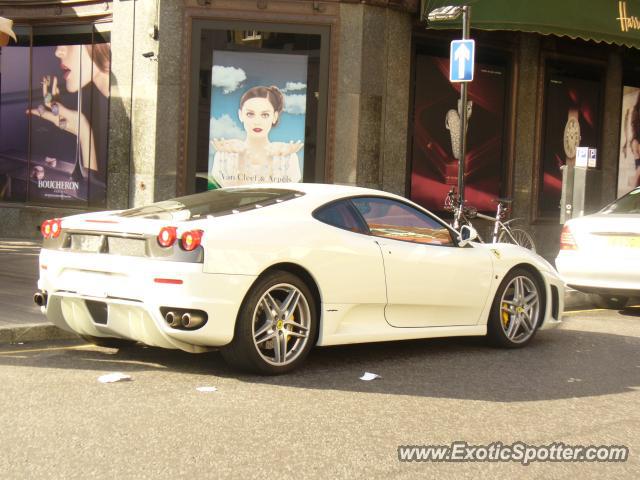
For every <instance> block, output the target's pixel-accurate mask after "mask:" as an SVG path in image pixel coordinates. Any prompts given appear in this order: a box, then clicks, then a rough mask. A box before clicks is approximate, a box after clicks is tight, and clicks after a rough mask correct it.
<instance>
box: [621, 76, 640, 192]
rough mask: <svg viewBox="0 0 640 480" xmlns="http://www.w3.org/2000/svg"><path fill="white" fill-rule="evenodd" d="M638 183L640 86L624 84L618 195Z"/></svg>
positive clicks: (639, 183)
mask: <svg viewBox="0 0 640 480" xmlns="http://www.w3.org/2000/svg"><path fill="white" fill-rule="evenodd" d="M638 185H640V88H638V87H630V86H624V87H623V90H622V118H621V122H620V157H619V164H618V197H621V196H622V195H624V194H625V193H627V192H629V191H631V190H632V189H634V188H635V187H637V186H638Z"/></svg>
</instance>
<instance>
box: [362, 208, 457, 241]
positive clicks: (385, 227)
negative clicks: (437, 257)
mask: <svg viewBox="0 0 640 480" xmlns="http://www.w3.org/2000/svg"><path fill="white" fill-rule="evenodd" d="M352 202H353V204H354V205H355V206H356V208H357V209H358V211H359V212H360V213H361V214H362V216H363V217H364V219H365V221H366V222H367V225H368V226H369V230H371V234H372V235H375V236H376V237H384V238H391V239H393V240H402V241H405V242H414V243H425V244H430V245H448V246H453V245H454V243H453V240H452V238H451V234H450V232H449V229H448V228H446V227H445V226H444V225H442V224H441V223H440V222H438V221H436V220H434V219H433V218H431V217H429V216H428V215H425V214H424V213H422V212H420V211H419V210H416V209H415V208H413V207H411V206H409V205H406V204H404V203H402V202H398V201H396V200H391V199H387V198H375V197H371V198H354V199H352Z"/></svg>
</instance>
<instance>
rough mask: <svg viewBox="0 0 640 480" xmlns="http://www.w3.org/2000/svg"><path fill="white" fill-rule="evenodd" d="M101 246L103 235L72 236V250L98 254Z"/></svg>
mask: <svg viewBox="0 0 640 480" xmlns="http://www.w3.org/2000/svg"><path fill="white" fill-rule="evenodd" d="M101 246H102V236H101V235H71V250H76V251H79V252H93V253H97V252H99V251H100V247H101Z"/></svg>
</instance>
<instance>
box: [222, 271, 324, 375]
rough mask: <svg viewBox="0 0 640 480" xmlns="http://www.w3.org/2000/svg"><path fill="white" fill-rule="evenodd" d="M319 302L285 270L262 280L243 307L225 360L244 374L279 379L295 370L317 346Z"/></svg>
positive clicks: (270, 273) (224, 351) (272, 273)
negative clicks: (251, 373)
mask: <svg viewBox="0 0 640 480" xmlns="http://www.w3.org/2000/svg"><path fill="white" fill-rule="evenodd" d="M317 324H318V320H317V312H316V300H315V298H314V296H313V294H312V293H311V290H310V289H309V287H308V286H307V284H306V283H305V282H304V281H303V280H302V279H301V278H299V277H298V276H297V275H294V274H292V273H289V272H285V271H273V272H269V273H267V274H266V275H264V276H263V277H261V278H259V279H258V280H257V281H256V283H255V284H254V286H253V287H252V289H251V290H250V291H249V293H248V294H247V297H246V298H245V300H244V301H243V302H242V306H241V307H240V312H239V314H238V318H237V321H236V328H235V335H234V338H233V341H232V342H231V343H230V344H229V345H227V346H226V347H224V348H223V349H222V355H223V357H224V359H225V360H226V361H227V362H228V363H229V364H231V365H232V366H234V367H236V368H239V369H241V370H245V371H250V372H254V373H261V374H267V375H277V374H281V373H285V372H288V371H291V370H293V369H294V368H296V367H297V366H298V365H299V364H300V363H301V362H302V361H303V360H304V359H305V357H306V356H307V355H308V354H309V351H310V350H311V348H312V347H313V343H314V341H315V336H316V330H317Z"/></svg>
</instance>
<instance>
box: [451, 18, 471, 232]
mask: <svg viewBox="0 0 640 480" xmlns="http://www.w3.org/2000/svg"><path fill="white" fill-rule="evenodd" d="M470 19H471V6H470V5H466V6H464V7H462V39H463V40H466V39H468V38H469V33H470V27H469V25H470V23H471V22H470ZM458 114H459V115H460V140H461V142H460V158H459V159H458V202H459V203H458V205H460V209H459V210H458V216H457V218H455V219H454V221H455V223H456V225H458V226H459V224H460V214H461V213H462V206H463V205H464V166H465V165H464V163H465V162H464V157H465V156H466V155H467V120H468V119H467V82H463V83H462V85H461V86H460V111H459V112H458Z"/></svg>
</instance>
